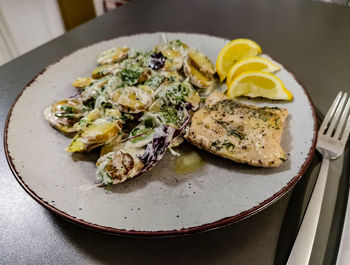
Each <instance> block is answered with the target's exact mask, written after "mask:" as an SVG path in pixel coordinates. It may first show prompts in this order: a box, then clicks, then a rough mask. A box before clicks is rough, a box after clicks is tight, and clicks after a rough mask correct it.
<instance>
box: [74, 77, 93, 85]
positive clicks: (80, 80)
mask: <svg viewBox="0 0 350 265" xmlns="http://www.w3.org/2000/svg"><path fill="white" fill-rule="evenodd" d="M91 83H92V79H91V77H78V78H77V79H76V80H75V81H74V82H73V83H72V85H73V86H74V87H76V88H84V87H86V86H88V85H90V84H91Z"/></svg>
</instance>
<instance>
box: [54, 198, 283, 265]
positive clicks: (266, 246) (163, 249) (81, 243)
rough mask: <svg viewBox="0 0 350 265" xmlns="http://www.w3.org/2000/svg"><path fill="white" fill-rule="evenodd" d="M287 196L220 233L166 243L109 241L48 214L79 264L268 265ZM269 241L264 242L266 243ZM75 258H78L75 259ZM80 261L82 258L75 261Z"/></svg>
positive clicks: (165, 240)
mask: <svg viewBox="0 0 350 265" xmlns="http://www.w3.org/2000/svg"><path fill="white" fill-rule="evenodd" d="M288 199H289V195H288V194H287V195H286V196H284V197H283V198H282V199H280V200H279V201H277V202H276V203H275V204H273V205H271V206H270V207H268V208H267V209H265V210H264V211H262V212H260V213H258V214H256V215H254V216H252V217H250V218H248V219H246V220H244V221H242V222H239V223H236V224H232V225H229V226H226V227H223V228H220V229H216V230H212V231H207V232H202V233H197V234H191V235H186V236H179V237H167V238H137V237H124V236H113V235H108V234H102V233H98V232H95V231H92V230H87V229H85V228H82V227H79V226H77V225H74V224H71V223H69V222H66V221H65V220H63V219H60V218H58V217H57V216H56V215H54V214H52V213H49V214H50V217H52V222H53V223H54V224H55V226H56V227H57V228H58V229H59V230H60V233H61V234H62V236H63V238H64V241H66V242H67V245H69V247H73V246H74V248H76V249H78V253H79V255H81V256H83V258H85V259H87V261H86V262H85V261H83V262H82V264H90V263H92V264H94V263H97V264H101V263H102V264H126V265H127V264H176V265H179V264H242V265H243V264H257V261H258V260H260V261H259V265H260V264H261V265H262V264H272V263H273V260H274V253H275V248H276V242H277V239H278V233H279V229H280V225H281V221H282V218H283V215H284V210H285V208H286V205H287V203H288ZM267 242H268V243H267ZM77 255H78V254H77ZM79 260H80V262H81V258H79Z"/></svg>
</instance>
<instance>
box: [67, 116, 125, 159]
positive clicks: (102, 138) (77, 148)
mask: <svg viewBox="0 0 350 265" xmlns="http://www.w3.org/2000/svg"><path fill="white" fill-rule="evenodd" d="M120 131H121V124H120V122H118V121H113V120H109V119H105V118H101V119H97V120H96V121H95V122H94V123H93V124H91V125H90V126H88V127H87V128H86V129H85V130H83V131H81V132H80V133H78V134H77V135H76V136H75V137H74V138H73V140H72V142H71V144H70V145H69V146H68V147H67V148H66V151H67V152H70V153H73V152H85V151H87V152H88V151H90V150H92V149H93V148H95V147H97V146H100V145H102V144H104V143H105V142H107V141H110V140H111V139H113V138H114V137H115V136H117V135H118V133H119V132H120Z"/></svg>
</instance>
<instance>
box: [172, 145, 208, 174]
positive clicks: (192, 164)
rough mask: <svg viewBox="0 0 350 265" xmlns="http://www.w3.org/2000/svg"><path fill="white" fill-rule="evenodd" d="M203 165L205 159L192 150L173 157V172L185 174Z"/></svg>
mask: <svg viewBox="0 0 350 265" xmlns="http://www.w3.org/2000/svg"><path fill="white" fill-rule="evenodd" d="M204 165H205V161H204V160H203V159H202V157H201V156H200V155H199V154H198V153H197V152H196V151H194V150H191V151H189V152H188V153H185V154H181V156H178V157H176V159H175V172H176V173H178V174H186V173H190V172H194V171H196V170H197V169H199V168H201V167H202V166H204Z"/></svg>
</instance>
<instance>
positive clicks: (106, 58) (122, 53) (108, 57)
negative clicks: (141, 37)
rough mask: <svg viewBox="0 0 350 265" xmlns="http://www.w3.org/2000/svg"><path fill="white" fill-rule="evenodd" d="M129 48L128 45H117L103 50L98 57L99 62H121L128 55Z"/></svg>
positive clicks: (102, 63)
mask: <svg viewBox="0 0 350 265" xmlns="http://www.w3.org/2000/svg"><path fill="white" fill-rule="evenodd" d="M128 52H129V48H128V47H116V48H112V49H108V50H106V51H104V52H102V53H101V54H100V55H99V56H98V58H97V63H98V64H101V65H104V64H110V63H116V62H120V61H121V60H123V59H125V58H126V57H127V56H128Z"/></svg>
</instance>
